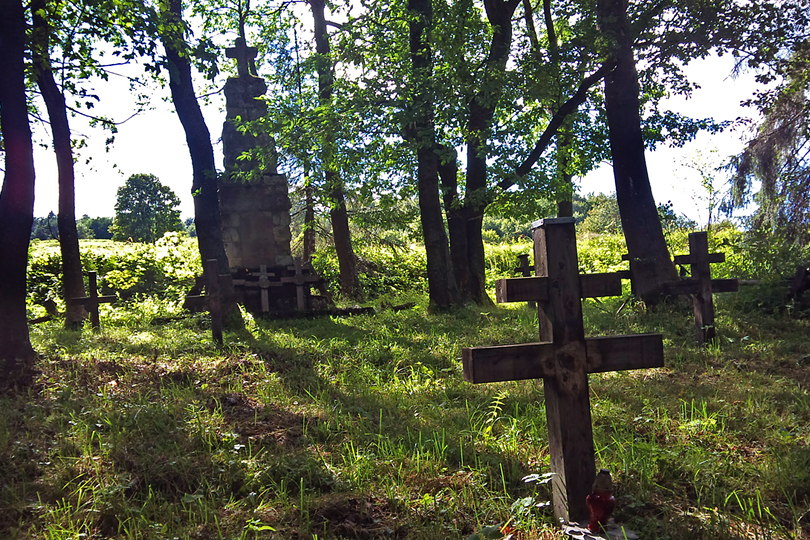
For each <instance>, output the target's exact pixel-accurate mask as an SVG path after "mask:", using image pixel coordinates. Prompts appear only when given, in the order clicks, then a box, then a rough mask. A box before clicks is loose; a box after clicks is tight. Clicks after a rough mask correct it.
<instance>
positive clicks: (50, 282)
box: [28, 233, 202, 302]
mask: <svg viewBox="0 0 810 540" xmlns="http://www.w3.org/2000/svg"><path fill="white" fill-rule="evenodd" d="M42 244H43V245H41V246H35V248H34V249H32V253H31V256H30V257H29V261H28V290H29V294H30V295H31V296H32V298H33V300H34V301H35V302H41V301H42V300H44V299H45V298H48V297H51V298H58V297H60V296H61V292H60V291H61V275H62V257H61V255H60V253H59V250H58V245H57V244H56V243H53V245H50V244H48V245H45V243H44V242H43V243H42ZM80 253H81V258H82V268H83V269H84V271H85V272H87V271H91V270H93V271H96V272H98V274H99V286H100V288H101V292H103V293H104V294H109V293H115V294H117V295H119V297H121V298H123V299H127V298H132V297H133V296H136V295H154V296H157V297H160V298H171V297H179V296H181V295H182V294H184V293H185V292H186V291H187V290H188V288H190V287H191V285H192V283H193V280H194V276H195V275H196V274H199V273H201V272H202V270H201V265H200V260H199V252H198V251H197V249H196V245H195V242H194V241H193V240H190V239H188V238H184V237H182V236H180V235H179V234H178V233H167V234H166V235H164V236H163V238H161V239H160V240H158V241H157V242H156V243H155V244H137V243H123V242H113V241H93V242H82V243H81V250H80Z"/></svg>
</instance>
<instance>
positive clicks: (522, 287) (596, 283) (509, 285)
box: [495, 272, 627, 304]
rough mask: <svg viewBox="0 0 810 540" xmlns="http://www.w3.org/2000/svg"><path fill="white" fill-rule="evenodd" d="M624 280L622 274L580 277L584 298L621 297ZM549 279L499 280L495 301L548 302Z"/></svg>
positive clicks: (585, 275) (608, 273)
mask: <svg viewBox="0 0 810 540" xmlns="http://www.w3.org/2000/svg"><path fill="white" fill-rule="evenodd" d="M622 279H627V278H626V277H625V276H624V274H623V273H622V272H606V273H601V274H583V275H581V276H580V277H579V283H580V287H581V288H582V298H597V297H599V296H621V294H622ZM548 281H549V278H547V277H539V276H533V277H522V278H509V279H499V280H498V281H496V282H495V299H496V300H497V302H498V303H501V304H502V303H505V302H530V301H532V300H536V301H538V302H546V301H547V300H548V297H549V296H548Z"/></svg>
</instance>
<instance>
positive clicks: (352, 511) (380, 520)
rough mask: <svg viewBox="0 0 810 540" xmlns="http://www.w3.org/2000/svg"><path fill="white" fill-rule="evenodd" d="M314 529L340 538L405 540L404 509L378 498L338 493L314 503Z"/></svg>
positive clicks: (312, 512) (312, 514)
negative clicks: (395, 539) (394, 539)
mask: <svg viewBox="0 0 810 540" xmlns="http://www.w3.org/2000/svg"><path fill="white" fill-rule="evenodd" d="M311 516H312V520H313V522H314V523H313V525H314V526H313V529H314V530H318V529H322V530H324V531H327V532H328V533H329V534H330V535H333V536H335V537H338V538H358V539H366V538H406V537H407V528H406V527H405V525H404V524H403V523H401V520H402V509H400V508H397V507H396V506H395V505H394V503H392V502H390V501H386V500H383V499H380V498H376V497H364V496H360V495H355V494H346V493H335V494H331V495H327V496H325V497H321V498H319V499H317V500H316V501H314V507H313V508H312V511H311Z"/></svg>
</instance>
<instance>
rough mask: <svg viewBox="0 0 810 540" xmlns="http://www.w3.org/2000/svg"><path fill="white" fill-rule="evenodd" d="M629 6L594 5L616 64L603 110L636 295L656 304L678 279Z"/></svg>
mask: <svg viewBox="0 0 810 540" xmlns="http://www.w3.org/2000/svg"><path fill="white" fill-rule="evenodd" d="M627 4H628V2H627V0H598V2H597V10H598V18H599V25H600V30H601V32H602V33H603V34H604V35H605V37H606V38H607V40H608V43H609V45H608V46H609V47H610V54H611V55H612V56H613V59H614V61H615V63H616V64H615V68H614V69H613V70H612V71H610V72H609V73H608V74H607V75H606V76H605V110H606V113H607V121H608V131H609V136H610V149H611V153H612V156H613V176H614V179H615V181H616V200H617V202H618V204H619V213H620V215H621V219H622V229H623V230H624V238H625V241H626V242H627V250H628V252H629V255H630V259H631V266H632V267H633V287H634V291H635V292H636V294H638V295H639V296H640V297H641V298H642V299H643V300H644V301H645V302H648V303H655V302H656V301H657V297H658V288H659V285H660V284H662V283H664V282H667V281H672V280H674V279H676V278H677V275H676V272H675V266H674V265H673V263H672V261H671V260H670V258H669V251H668V250H667V245H666V241H665V240H664V233H663V231H662V229H661V222H660V220H659V217H658V209H657V207H656V205H655V200H654V199H653V196H652V189H651V188H650V178H649V175H648V172H647V162H646V160H645V158H644V140H643V137H642V132H641V113H640V104H639V83H638V73H637V72H636V65H635V59H634V57H633V48H632V46H633V38H632V36H631V29H630V21H629V19H628V17H627Z"/></svg>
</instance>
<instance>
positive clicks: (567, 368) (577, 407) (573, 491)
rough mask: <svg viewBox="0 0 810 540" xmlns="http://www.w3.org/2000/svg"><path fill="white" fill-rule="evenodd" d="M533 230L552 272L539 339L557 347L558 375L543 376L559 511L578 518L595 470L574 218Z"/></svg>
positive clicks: (542, 262)
mask: <svg viewBox="0 0 810 540" xmlns="http://www.w3.org/2000/svg"><path fill="white" fill-rule="evenodd" d="M538 225H539V226H538V227H537V228H535V229H534V230H533V231H532V237H533V240H534V250H535V253H534V260H535V269H536V273H537V275H538V276H540V277H548V290H549V298H548V302H545V303H541V304H540V305H539V309H538V314H539V323H540V340H541V341H550V342H552V343H554V345H555V347H556V349H557V350H556V354H555V355H554V360H553V361H554V376H553V377H545V378H544V379H543V392H544V395H545V399H546V421H547V423H548V431H549V437H548V443H549V453H550V455H551V470H552V471H555V472H556V473H557V474H555V475H554V477H553V478H552V489H553V495H554V496H553V501H554V513H555V515H557V516H567V517H568V519H572V520H574V521H579V520H581V519H583V518H585V517H587V516H588V507H587V506H586V505H585V496H586V495H587V494H588V493H589V491H590V487H591V483H592V482H593V479H594V476H595V475H596V464H595V462H594V447H593V431H592V428H591V405H590V398H589V396H588V375H587V372H586V366H585V362H586V352H585V328H584V326H583V323H582V303H581V301H580V298H581V295H582V291H581V286H580V281H579V269H578V261H577V247H576V246H577V244H576V235H575V231H574V219H573V218H557V219H546V220H541V221H540V222H539V223H538Z"/></svg>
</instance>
